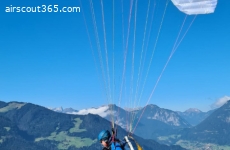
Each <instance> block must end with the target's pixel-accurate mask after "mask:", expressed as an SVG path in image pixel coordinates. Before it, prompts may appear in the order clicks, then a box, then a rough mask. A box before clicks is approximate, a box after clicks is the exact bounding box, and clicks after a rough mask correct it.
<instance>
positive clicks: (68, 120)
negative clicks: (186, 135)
mask: <svg viewBox="0 0 230 150" xmlns="http://www.w3.org/2000/svg"><path fill="white" fill-rule="evenodd" d="M110 127H111V123H110V122H109V121H107V120H106V119H104V118H102V117H100V116H99V115H94V114H87V115H73V114H65V113H59V112H54V111H52V110H49V109H47V108H45V107H42V106H38V105H34V104H31V103H19V102H10V103H5V102H0V135H1V136H0V149H4V150H12V149H17V150H27V149H28V150H31V149H33V150H41V149H42V150H43V149H44V150H46V149H49V150H57V149H68V150H99V149H101V148H102V147H101V145H100V143H99V142H98V141H97V135H98V133H99V132H100V131H101V130H104V129H108V130H110ZM117 130H118V137H119V138H122V137H124V136H125V135H127V132H126V131H125V130H124V129H122V128H121V127H119V126H118V128H117ZM133 137H134V138H135V139H136V141H138V142H139V144H140V145H141V146H142V147H143V149H144V150H153V149H158V150H182V149H183V148H181V147H180V146H167V145H162V144H159V143H157V142H156V141H154V140H151V139H149V140H146V139H143V138H141V137H138V136H136V135H133Z"/></svg>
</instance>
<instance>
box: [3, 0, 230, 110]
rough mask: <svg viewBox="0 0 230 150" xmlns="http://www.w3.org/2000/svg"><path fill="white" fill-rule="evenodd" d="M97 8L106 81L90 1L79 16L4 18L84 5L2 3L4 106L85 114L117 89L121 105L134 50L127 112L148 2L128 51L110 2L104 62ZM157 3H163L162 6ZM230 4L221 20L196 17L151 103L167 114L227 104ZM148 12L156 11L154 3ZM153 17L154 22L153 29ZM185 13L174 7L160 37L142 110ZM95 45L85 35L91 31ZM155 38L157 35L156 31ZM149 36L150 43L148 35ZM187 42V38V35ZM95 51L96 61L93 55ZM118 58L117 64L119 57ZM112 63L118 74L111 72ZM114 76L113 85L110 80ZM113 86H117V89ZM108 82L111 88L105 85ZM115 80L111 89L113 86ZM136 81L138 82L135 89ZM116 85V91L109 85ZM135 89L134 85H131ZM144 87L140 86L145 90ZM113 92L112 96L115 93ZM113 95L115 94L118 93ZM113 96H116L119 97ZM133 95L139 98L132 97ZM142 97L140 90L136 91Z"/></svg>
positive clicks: (158, 15)
mask: <svg viewBox="0 0 230 150" xmlns="http://www.w3.org/2000/svg"><path fill="white" fill-rule="evenodd" d="M93 2H94V9H95V15H96V21H97V27H98V37H99V39H100V47H101V52H102V61H103V67H104V70H105V77H104V78H105V80H104V79H103V77H102V75H103V73H102V70H101V69H100V59H99V57H98V49H97V41H96V35H95V34H94V33H95V30H94V26H93V20H92V17H91V15H92V12H91V11H90V3H89V1H83V2H82V5H83V6H82V7H81V10H84V15H85V19H86V24H85V23H84V17H83V11H81V12H80V13H6V12H5V7H9V6H10V5H12V6H20V7H23V6H41V5H59V7H60V8H61V7H62V6H80V3H79V1H72V0H69V1H66V2H63V1H56V2H55V3H54V2H53V1H50V0H48V1H33V2H31V1H28V0H23V1H20V2H19V1H15V0H9V1H4V2H1V8H0V9H1V10H0V19H1V20H2V21H1V24H0V33H1V34H0V100H2V101H6V102H9V101H22V102H31V103H35V104H39V105H42V106H47V107H58V106H63V107H73V108H75V109H82V108H88V107H97V106H100V105H103V104H107V103H108V101H107V100H106V99H107V97H108V95H109V94H107V95H106V92H105V89H106V88H107V89H109V87H110V89H111V97H113V100H114V103H116V104H119V96H120V87H121V83H122V72H123V66H124V51H125V50H128V53H127V63H126V72H125V80H124V85H123V88H122V91H123V92H122V99H121V104H120V105H121V106H122V107H126V106H129V105H128V104H129V103H130V102H129V101H133V99H135V94H132V92H131V91H132V88H133V91H135V89H136V87H137V81H138V72H139V71H138V70H139V65H140V63H139V62H140V56H141V49H142V41H143V35H144V33H145V32H144V27H145V24H144V23H145V21H146V19H145V17H146V12H147V5H148V3H147V2H148V1H147V0H146V1H142V2H141V3H138V7H137V8H138V9H137V23H136V27H137V28H136V34H134V9H135V7H133V13H132V20H131V25H130V34H129V39H128V42H129V45H128V48H127V49H124V47H125V46H124V45H123V44H122V43H123V38H122V37H123V32H122V31H123V29H122V17H121V16H122V15H121V14H122V13H121V3H119V2H118V1H116V3H115V5H114V6H115V13H114V14H115V17H114V22H115V23H114V24H115V25H114V49H113V47H112V42H113V40H112V39H113V38H112V37H113V36H112V35H113V34H112V33H113V32H112V29H113V23H112V22H113V19H112V18H113V17H112V5H111V4H112V3H111V2H112V1H106V2H104V15H105V32H106V42H107V45H106V46H107V52H108V68H109V73H108V71H106V69H107V66H106V57H105V56H106V55H105V49H106V47H105V46H104V34H103V33H104V31H103V23H102V15H101V5H100V3H98V2H99V1H93ZM157 2H159V1H157ZM229 5H230V1H227V0H220V1H219V2H218V4H217V8H216V11H215V13H213V14H209V15H198V16H197V17H196V19H195V21H194V23H193V24H192V26H191V28H190V29H189V31H188V33H187V34H186V36H185V38H184V39H183V41H182V42H181V44H180V45H179V47H178V49H177V50H176V52H175V54H174V55H173V57H172V59H171V60H170V62H169V64H168V66H167V68H166V69H165V71H164V72H163V75H162V77H161V78H160V81H159V83H158V84H157V87H156V90H155V91H154V93H153V96H152V97H151V99H150V102H149V103H153V104H156V105H158V106H160V107H163V108H168V109H172V110H181V111H184V110H186V109H188V108H191V107H192V108H193V107H195V108H199V109H201V110H203V111H207V110H209V109H210V106H211V105H212V104H213V103H215V102H216V101H218V100H219V99H221V98H223V97H224V96H227V97H228V96H230V93H229V89H230V78H229V76H230V69H229V66H230V61H229V56H230V50H229V49H230V20H229V15H230V10H229V8H228V6H229ZM164 6H165V1H161V4H159V3H157V5H156V9H155V11H154V13H155V16H154V20H153V25H152V29H151V30H150V24H148V26H147V30H146V38H145V46H146V45H147V41H148V39H149V44H148V49H147V51H146V57H145V60H146V62H148V61H150V59H151V54H152V51H153V49H154V45H155V44H154V42H155V41H156V37H157V35H158V29H159V25H160V23H161V19H162V15H163V10H164ZM150 11H153V5H152V3H151V8H150ZM128 14H129V3H127V2H126V3H124V19H125V20H124V24H123V25H124V31H125V32H124V37H125V42H127V41H126V39H127V38H126V37H127V35H128V26H129V24H128ZM151 15H152V13H150V15H149V19H148V22H149V23H150V22H151V19H150V18H151ZM184 17H185V14H183V13H182V12H180V11H179V10H178V9H176V7H175V6H174V5H173V4H172V3H171V2H169V5H168V7H167V10H166V14H165V17H164V22H163V25H162V28H161V32H160V34H159V37H158V42H157V45H156V48H155V53H154V55H153V59H152V60H153V61H152V64H151V68H150V71H149V75H148V78H147V79H146V84H145V86H144V87H145V88H144V92H143V96H142V98H141V99H140V104H139V105H138V106H144V105H145V104H146V102H147V101H148V98H149V96H150V93H151V92H152V90H153V88H154V85H155V83H156V81H157V79H158V77H159V75H160V73H161V71H162V69H163V68H164V65H165V63H166V61H167V59H168V57H169V55H170V52H171V50H172V47H173V44H174V42H175V40H176V37H177V35H178V33H179V30H180V26H181V25H182V22H183V19H184ZM193 17H194V16H188V18H187V20H186V22H185V25H184V27H185V28H184V29H183V30H182V33H185V31H186V29H187V28H188V26H189V24H190V23H191V21H192V19H193ZM86 25H87V28H88V31H89V37H90V39H91V42H92V47H93V49H91V47H90V41H89V39H88V36H87V29H86ZM150 31H151V32H150ZM149 33H151V34H150V36H149V38H147V37H148V35H149ZM134 35H136V38H135V41H136V44H135V62H134V75H133V81H134V82H131V81H132V50H133V49H132V44H133V41H134V40H133V39H134ZM182 35H183V34H182ZM92 51H93V52H94V55H93V54H92ZM113 52H114V57H113ZM113 60H114V68H115V69H114V73H113ZM141 70H143V71H142V72H141V73H140V74H141V75H142V76H140V77H139V81H140V84H139V85H143V83H144V81H145V78H144V77H145V74H146V72H147V70H148V63H143V68H141ZM108 76H109V77H110V80H109V78H108ZM113 79H114V82H113ZM104 81H106V83H107V84H106V85H105V84H104ZM108 81H110V84H108ZM135 81H136V82H135ZM109 85H110V86H109ZM130 85H132V86H130ZM140 87H141V86H140ZM113 89H114V90H113ZM112 91H114V92H112ZM113 93H114V94H113ZM134 93H135V92H134ZM137 93H138V94H137V95H140V93H141V88H139V89H138V90H137Z"/></svg>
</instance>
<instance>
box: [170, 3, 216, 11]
mask: <svg viewBox="0 0 230 150" xmlns="http://www.w3.org/2000/svg"><path fill="white" fill-rule="evenodd" d="M171 1H172V2H173V4H174V5H175V6H176V7H177V8H178V9H179V10H180V11H182V12H184V13H186V14H188V15H197V14H209V13H213V12H214V11H215V8H216V5H217V0H171Z"/></svg>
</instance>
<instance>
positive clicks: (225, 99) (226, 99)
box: [211, 96, 230, 108]
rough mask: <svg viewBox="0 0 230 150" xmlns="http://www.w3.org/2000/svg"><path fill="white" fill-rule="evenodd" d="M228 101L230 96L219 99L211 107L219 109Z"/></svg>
mask: <svg viewBox="0 0 230 150" xmlns="http://www.w3.org/2000/svg"><path fill="white" fill-rule="evenodd" d="M228 100H230V97H229V96H224V97H221V98H219V99H218V100H217V101H216V102H215V103H213V104H212V105H211V107H212V108H219V107H221V106H222V105H224V104H225V103H226V102H227V101H228Z"/></svg>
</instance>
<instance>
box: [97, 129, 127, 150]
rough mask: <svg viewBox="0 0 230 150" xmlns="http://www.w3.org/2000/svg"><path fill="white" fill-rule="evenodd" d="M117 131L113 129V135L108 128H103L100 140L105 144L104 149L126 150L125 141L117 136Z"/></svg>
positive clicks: (99, 136)
mask: <svg viewBox="0 0 230 150" xmlns="http://www.w3.org/2000/svg"><path fill="white" fill-rule="evenodd" d="M114 133H115V132H114V131H113V130H112V136H111V134H110V132H109V131H108V130H103V131H101V132H100V133H99V135H98V140H99V141H100V142H101V144H102V146H103V150H124V147H125V144H126V142H125V141H120V140H119V139H116V138H115V134H114Z"/></svg>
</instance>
